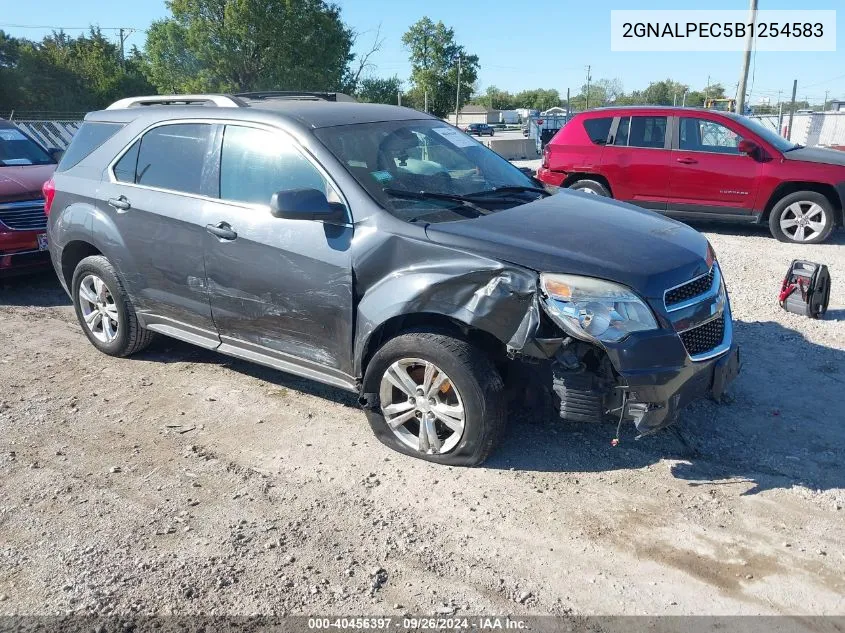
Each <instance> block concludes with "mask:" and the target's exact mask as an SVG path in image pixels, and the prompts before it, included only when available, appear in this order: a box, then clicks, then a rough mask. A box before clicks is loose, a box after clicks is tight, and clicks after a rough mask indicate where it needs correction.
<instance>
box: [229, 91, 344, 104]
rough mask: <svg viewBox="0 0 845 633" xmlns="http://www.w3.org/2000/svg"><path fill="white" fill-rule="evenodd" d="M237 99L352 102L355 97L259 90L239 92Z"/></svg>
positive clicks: (339, 94) (236, 95)
mask: <svg viewBox="0 0 845 633" xmlns="http://www.w3.org/2000/svg"><path fill="white" fill-rule="evenodd" d="M234 96H235V97H241V98H243V99H255V100H257V101H261V100H264V99H290V100H291V101H352V102H355V99H354V98H353V97H350V96H349V95H347V94H343V93H342V92H309V91H305V90H259V91H257V92H238V93H235V95H234Z"/></svg>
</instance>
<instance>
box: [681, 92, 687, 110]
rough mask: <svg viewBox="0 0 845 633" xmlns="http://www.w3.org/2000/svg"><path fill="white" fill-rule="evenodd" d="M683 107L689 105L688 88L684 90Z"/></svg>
mask: <svg viewBox="0 0 845 633" xmlns="http://www.w3.org/2000/svg"><path fill="white" fill-rule="evenodd" d="M681 107H682V108H686V107H687V91H686V90H684V98H683V100H682V101H681Z"/></svg>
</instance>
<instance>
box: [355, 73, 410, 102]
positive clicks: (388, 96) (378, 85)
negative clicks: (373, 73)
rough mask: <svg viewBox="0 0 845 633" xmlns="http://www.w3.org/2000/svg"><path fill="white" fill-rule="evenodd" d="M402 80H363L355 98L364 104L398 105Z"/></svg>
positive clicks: (379, 78)
mask: <svg viewBox="0 0 845 633" xmlns="http://www.w3.org/2000/svg"><path fill="white" fill-rule="evenodd" d="M401 90H402V80H401V79H399V77H396V76H393V77H370V78H367V79H362V80H361V82H360V83H359V86H358V91H357V92H356V93H355V98H356V99H358V101H363V102H364V103H389V104H393V105H396V102H397V98H398V94H399V92H400V91H401Z"/></svg>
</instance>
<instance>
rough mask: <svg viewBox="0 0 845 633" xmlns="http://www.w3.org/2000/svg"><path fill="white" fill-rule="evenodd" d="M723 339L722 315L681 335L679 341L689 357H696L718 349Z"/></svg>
mask: <svg viewBox="0 0 845 633" xmlns="http://www.w3.org/2000/svg"><path fill="white" fill-rule="evenodd" d="M724 338H725V315H724V314H722V315H721V316H719V317H718V318H716V319H713V320H712V321H708V322H707V323H705V324H704V325H699V326H698V327H694V328H692V329H691V330H687V331H686V332H682V333H681V340H682V341H683V342H684V347H686V348H687V353H688V354H689V355H690V356H698V355H699V354H706V353H707V352H709V351H711V350H713V349H715V348H716V347H718V346H719V345H720V344H721V342H722V340H723V339H724Z"/></svg>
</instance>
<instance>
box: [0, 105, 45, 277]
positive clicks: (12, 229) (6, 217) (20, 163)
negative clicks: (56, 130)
mask: <svg viewBox="0 0 845 633" xmlns="http://www.w3.org/2000/svg"><path fill="white" fill-rule="evenodd" d="M53 151H54V152H55V151H57V150H53ZM55 168H56V160H55V158H54V154H52V153H51V152H50V151H48V150H46V149H44V148H43V147H41V146H40V145H39V144H38V143H36V142H35V141H34V140H33V139H32V138H30V137H29V136H27V135H26V134H25V133H24V132H22V131H21V130H19V129H18V128H17V127H16V126H15V125H13V124H12V123H9V122H8V121H3V120H0V275H3V276H8V275H11V274H21V273H27V272H32V271H35V270H38V269H44V268H49V266H50V257H49V254H48V253H47V216H45V215H44V198H43V197H42V193H41V187H42V186H43V185H44V183H45V182H46V181H47V180H49V179H50V176H52V175H53V170H54V169H55Z"/></svg>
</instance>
